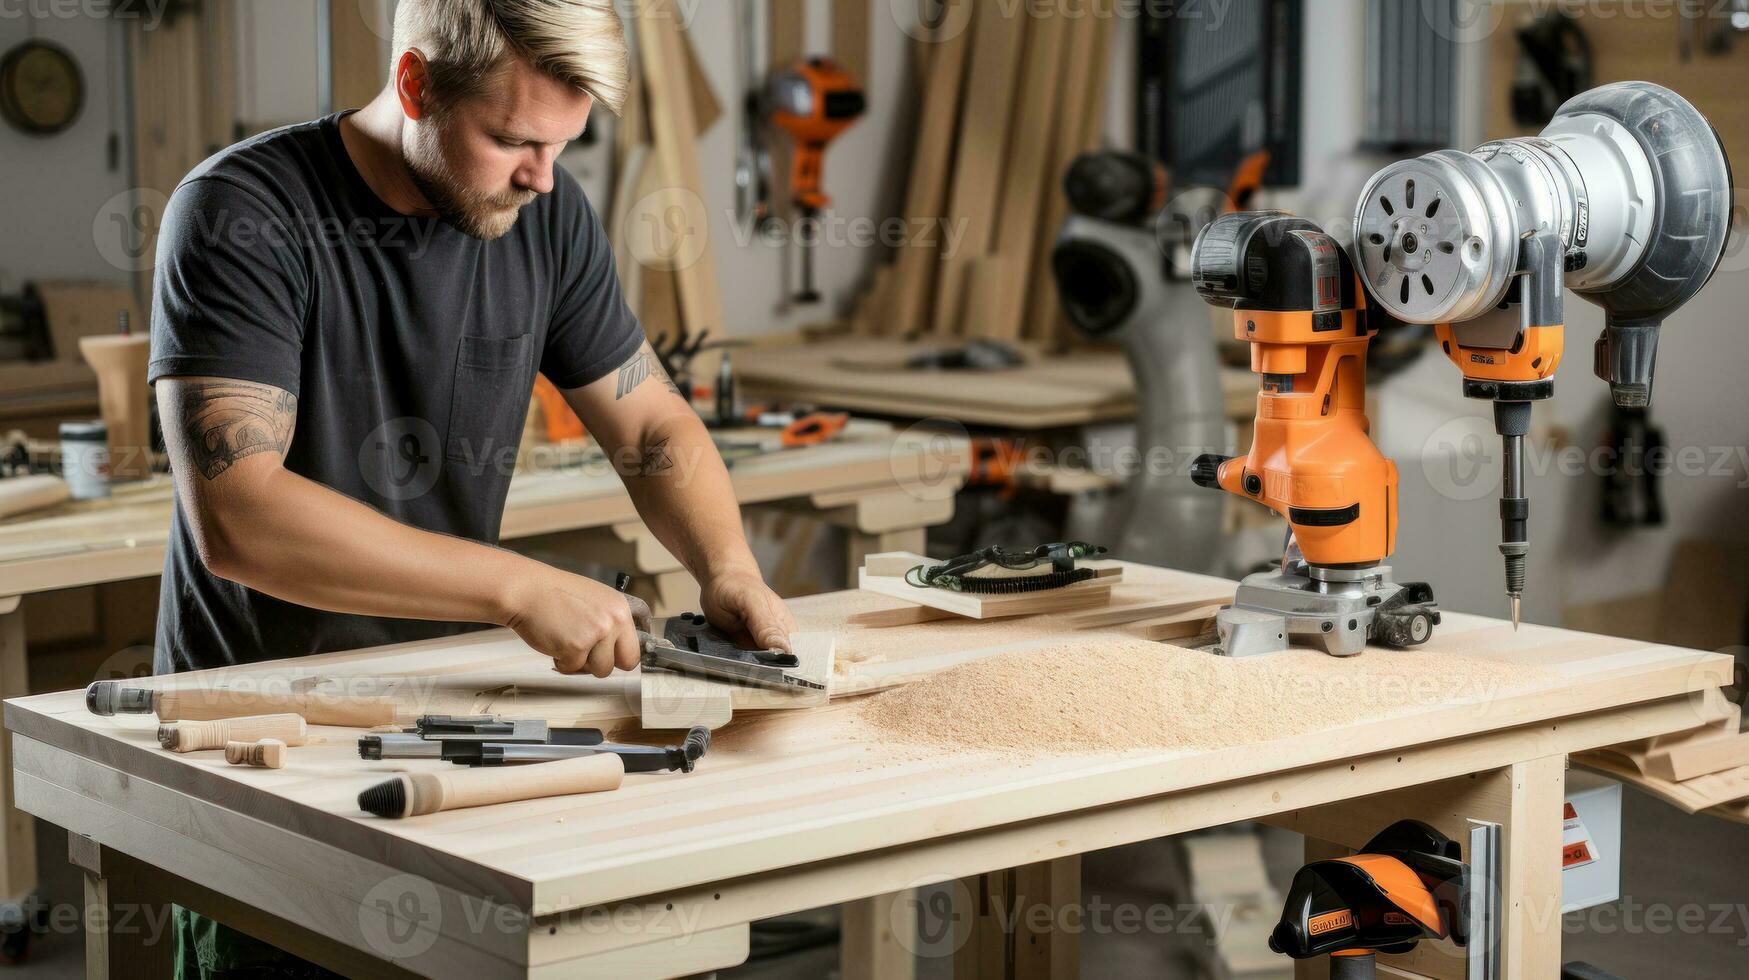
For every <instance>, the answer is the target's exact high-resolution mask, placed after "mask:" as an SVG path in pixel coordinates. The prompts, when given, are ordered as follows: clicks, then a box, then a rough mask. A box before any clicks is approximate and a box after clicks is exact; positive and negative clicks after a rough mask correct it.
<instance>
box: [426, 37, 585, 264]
mask: <svg viewBox="0 0 1749 980" xmlns="http://www.w3.org/2000/svg"><path fill="white" fill-rule="evenodd" d="M594 104H595V102H594V99H592V98H591V97H590V96H589V94H588V93H586V92H583V91H580V90H579V89H577V88H575V87H574V86H572V85H568V84H566V83H564V82H562V81H559V80H557V79H554V78H551V77H549V76H547V75H545V74H543V73H541V72H539V71H537V70H536V69H535V68H534V67H533V66H531V65H529V64H527V63H525V62H522V61H518V60H512V61H509V62H507V63H506V64H505V66H504V67H503V68H501V69H500V70H498V71H497V72H495V73H494V75H493V77H491V78H490V79H487V80H485V82H484V85H483V88H482V89H481V90H480V91H478V92H476V93H474V94H471V95H467V96H463V97H459V98H457V99H456V100H455V101H454V102H453V103H450V104H438V103H431V104H429V105H427V106H426V107H424V111H423V112H422V113H420V114H418V115H417V116H410V118H409V123H408V125H407V126H406V127H405V128H404V129H403V131H402V156H403V158H404V159H405V161H406V164H407V169H408V171H409V172H410V174H411V175H412V179H413V183H414V185H415V186H417V187H418V188H419V190H420V192H421V193H422V194H424V196H425V199H426V201H427V202H428V203H429V204H430V205H431V208H432V210H433V211H435V212H436V213H437V215H438V216H439V217H441V218H442V219H443V220H444V221H446V222H448V223H450V224H452V225H454V226H455V227H456V228H458V229H460V230H461V231H462V232H464V233H466V234H469V235H472V236H474V237H475V238H479V239H482V240H484V241H494V240H496V239H499V238H502V237H504V235H506V234H508V233H509V231H510V229H511V228H513V227H515V226H516V219H517V217H518V216H519V215H520V214H521V212H522V209H523V208H525V207H527V206H528V205H529V204H530V203H532V202H533V201H534V200H535V199H536V198H538V197H540V196H541V195H542V194H547V193H550V192H551V191H552V189H553V180H554V177H553V171H554V169H555V167H556V166H557V164H558V158H559V154H560V153H562V152H564V150H565V147H566V146H567V145H569V144H570V142H571V141H572V140H574V139H576V138H577V137H578V136H579V135H580V134H581V133H582V132H583V129H584V127H585V126H587V125H588V123H589V113H590V110H591V109H592V108H593V107H594Z"/></svg>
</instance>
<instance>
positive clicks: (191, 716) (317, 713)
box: [85, 681, 404, 728]
mask: <svg viewBox="0 0 1749 980" xmlns="http://www.w3.org/2000/svg"><path fill="white" fill-rule="evenodd" d="M85 707H86V708H88V709H89V710H90V711H91V713H92V714H95V715H106V716H107V715H115V714H145V713H146V712H156V713H157V715H158V720H159V721H216V720H218V719H221V718H247V717H250V716H253V715H273V714H295V715H301V716H302V717H303V719H304V720H305V721H307V722H309V723H310V724H312V725H334V726H337V727H342V728H375V727H376V726H378V725H392V724H394V723H395V722H397V721H401V720H404V719H403V718H402V717H401V712H400V706H399V703H398V702H396V700H395V699H394V698H390V697H358V698H355V697H346V696H342V695H334V694H267V693H263V692H259V691H227V690H224V689H223V688H207V689H198V690H186V691H152V690H147V689H145V688H139V687H126V686H124V685H123V684H122V682H121V681H98V682H96V683H95V684H92V685H91V686H90V687H87V688H86V689H85Z"/></svg>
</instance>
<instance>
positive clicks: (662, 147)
mask: <svg viewBox="0 0 1749 980" xmlns="http://www.w3.org/2000/svg"><path fill="white" fill-rule="evenodd" d="M671 2H672V0H652V2H650V3H647V4H644V5H642V6H640V7H639V16H638V23H637V34H638V49H639V51H640V52H641V54H642V60H641V64H642V66H643V69H642V71H643V76H644V89H645V95H646V96H647V98H648V111H649V115H650V139H651V141H652V143H653V144H654V154H653V158H654V162H655V165H656V166H657V167H658V168H659V172H660V174H661V177H662V182H663V183H662V186H664V187H668V188H673V191H672V192H673V193H675V194H677V195H679V196H680V197H681V198H682V199H684V198H685V197H686V195H691V198H692V199H693V200H697V201H698V202H699V207H698V208H697V209H696V210H697V211H699V212H701V213H700V214H692V210H693V209H691V208H688V207H686V206H684V204H681V203H676V204H675V205H673V206H675V207H680V208H681V212H682V213H683V214H687V215H688V218H689V219H688V221H687V222H684V223H683V227H682V228H681V229H680V230H679V231H678V232H677V233H676V234H677V238H678V240H677V241H676V242H674V243H673V245H674V249H675V252H674V253H673V254H675V255H681V256H687V257H689V258H691V261H684V262H678V263H677V264H676V268H675V269H674V277H675V280H676V284H677V287H678V291H679V294H680V309H681V313H682V315H683V316H684V317H685V320H686V329H687V332H688V333H692V334H697V333H701V332H703V331H705V330H710V331H713V332H718V333H720V332H721V331H722V330H723V328H724V320H723V295H722V290H721V288H720V286H719V284H718V280H717V262H716V257H715V255H714V253H713V252H712V248H711V240H710V239H711V223H710V214H709V211H708V209H706V208H704V207H703V203H702V201H703V187H704V179H703V176H702V172H701V170H700V168H699V161H698V132H699V128H698V113H697V109H696V108H695V106H694V105H693V101H692V86H691V84H690V82H689V78H688V74H687V72H686V71H685V69H684V65H685V64H686V47H685V45H686V39H685V37H684V36H683V35H682V34H681V18H680V17H679V16H678V15H677V11H675V10H673V9H671V8H670V7H669V3H671ZM676 68H679V69H680V70H679V71H676V70H675V69H676ZM665 210H666V209H665ZM692 219H696V221H697V222H699V223H695V222H694V221H693V220H692ZM700 237H702V239H703V240H702V241H699V240H698V239H699V238H700ZM694 256H696V257H694Z"/></svg>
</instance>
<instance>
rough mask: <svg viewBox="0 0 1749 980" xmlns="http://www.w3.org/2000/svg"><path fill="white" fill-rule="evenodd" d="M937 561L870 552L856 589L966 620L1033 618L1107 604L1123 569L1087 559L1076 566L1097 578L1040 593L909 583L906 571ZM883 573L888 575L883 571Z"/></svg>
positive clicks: (988, 572)
mask: <svg viewBox="0 0 1749 980" xmlns="http://www.w3.org/2000/svg"><path fill="white" fill-rule="evenodd" d="M933 564H936V561H935V560H934V559H932V558H925V557H923V556H922V555H915V554H910V553H908V552H889V553H887V554H881V555H870V556H869V557H868V563H867V564H865V565H864V566H863V568H862V570H861V573H860V574H859V575H858V576H857V587H858V588H860V589H863V590H864V591H867V592H875V593H879V594H880V595H884V596H890V597H892V598H894V599H904V600H906V601H908V602H914V603H916V604H917V605H920V606H929V607H930V608H933V609H940V610H943V611H945V612H950V613H953V614H954V615H956V616H963V617H965V618H967V619H1000V618H1002V617H1005V616H1033V615H1037V614H1039V613H1045V612H1055V611H1059V610H1064V609H1081V608H1085V607H1087V606H1097V605H1103V604H1105V603H1106V602H1108V601H1110V599H1111V588H1112V586H1114V585H1117V584H1119V583H1120V582H1122V581H1123V568H1122V566H1121V565H1120V564H1119V563H1117V562H1104V561H1083V562H1079V563H1078V565H1077V567H1080V568H1092V569H1094V570H1095V574H1094V577H1093V578H1090V579H1087V580H1086V581H1084V582H1076V583H1075V584H1073V585H1067V586H1064V587H1063V588H1060V589H1048V590H1045V591H1042V592H1017V593H1013V594H1009V595H1000V594H983V593H974V592H954V591H951V590H949V589H930V588H919V587H918V586H915V585H911V584H909V583H907V582H906V581H905V570H907V569H911V568H915V567H916V566H918V565H933ZM1049 570H1050V568H1049V566H1048V565H1045V566H1040V567H1039V568H1035V569H1031V570H1029V571H1024V572H1016V571H1012V570H1010V569H1003V568H985V569H980V570H979V571H978V572H977V573H976V574H977V576H978V577H982V578H1012V577H1016V576H1025V575H1038V574H1042V573H1044V572H1048V571H1049ZM883 573H885V574H883Z"/></svg>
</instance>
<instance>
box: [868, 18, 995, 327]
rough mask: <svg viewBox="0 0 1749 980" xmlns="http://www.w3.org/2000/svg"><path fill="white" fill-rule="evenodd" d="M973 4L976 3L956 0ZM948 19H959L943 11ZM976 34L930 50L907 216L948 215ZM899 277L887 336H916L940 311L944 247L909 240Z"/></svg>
mask: <svg viewBox="0 0 1749 980" xmlns="http://www.w3.org/2000/svg"><path fill="white" fill-rule="evenodd" d="M953 2H956V3H960V4H970V3H971V2H972V0H953ZM942 16H943V18H944V19H951V18H952V17H955V16H959V15H958V14H956V13H954V12H952V11H945V10H944V11H943V13H942ZM972 34H973V31H972V30H971V29H970V28H968V29H966V30H963V31H961V32H960V33H959V34H957V35H955V36H954V37H951V38H948V39H946V40H943V41H939V42H937V43H935V44H931V45H927V47H928V49H929V50H930V54H929V68H928V82H927V83H926V84H925V85H924V86H923V87H922V92H923V105H922V108H921V109H920V110H919V112H918V123H917V142H916V146H915V149H914V150H913V151H912V157H911V185H910V188H909V189H908V191H907V192H906V196H905V216H906V217H907V218H909V219H911V220H912V221H916V220H918V219H923V220H929V221H934V220H936V219H938V218H940V217H941V216H942V215H943V214H945V213H946V212H945V211H944V210H943V209H944V208H945V207H946V202H947V189H948V179H949V170H950V168H951V166H952V164H953V148H954V133H955V132H956V131H957V129H958V127H959V120H960V91H961V89H962V88H963V86H964V84H965V74H966V60H967V53H968V50H969V48H970V46H971V37H972ZM894 261H895V274H894V276H893V297H894V302H893V306H892V309H891V320H890V321H889V322H888V323H887V324H886V325H885V329H884V331H883V332H886V333H890V334H897V335H899V336H910V335H912V334H915V333H918V332H920V331H922V330H924V329H926V328H927V327H928V326H929V318H930V316H931V315H933V311H934V309H935V306H934V297H935V282H936V279H937V277H938V276H939V274H940V268H941V253H940V251H939V246H938V243H935V242H933V241H930V242H925V241H922V240H919V236H911V237H909V238H907V240H906V243H905V245H904V246H902V247H901V248H900V249H899V251H898V257H897V258H896V259H895V260H894Z"/></svg>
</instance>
